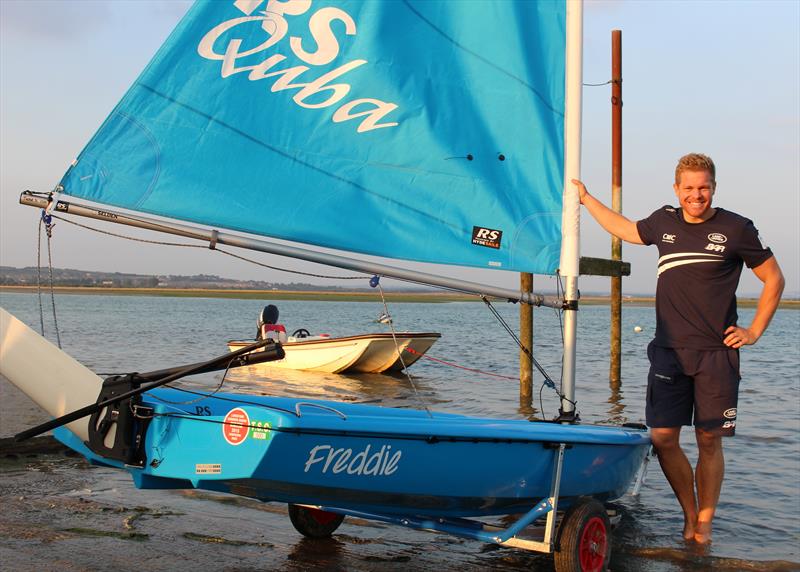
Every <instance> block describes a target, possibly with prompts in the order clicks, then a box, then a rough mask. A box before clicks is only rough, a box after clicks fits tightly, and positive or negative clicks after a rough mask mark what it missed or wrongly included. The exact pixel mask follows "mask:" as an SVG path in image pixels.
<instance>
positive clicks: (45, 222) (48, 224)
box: [36, 209, 61, 349]
mask: <svg viewBox="0 0 800 572" xmlns="http://www.w3.org/2000/svg"><path fill="white" fill-rule="evenodd" d="M54 226H55V225H54V224H53V223H52V216H51V215H49V214H47V211H45V210H44V209H43V210H42V216H41V217H40V218H39V234H38V237H37V241H36V292H37V295H38V296H39V325H40V326H41V329H42V336H44V304H43V303H42V279H41V277H42V227H44V229H45V231H46V232H47V268H48V271H49V275H50V304H51V307H52V308H53V327H54V328H55V331H56V341H57V342H58V347H59V349H61V332H60V330H59V329H58V316H56V294H55V287H54V285H53V255H52V250H51V240H50V239H51V238H52V237H53V227H54Z"/></svg>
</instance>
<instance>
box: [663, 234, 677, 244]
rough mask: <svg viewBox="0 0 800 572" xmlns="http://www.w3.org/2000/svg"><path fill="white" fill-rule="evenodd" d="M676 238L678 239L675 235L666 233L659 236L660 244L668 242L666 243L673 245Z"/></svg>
mask: <svg viewBox="0 0 800 572" xmlns="http://www.w3.org/2000/svg"><path fill="white" fill-rule="evenodd" d="M676 238H678V235H677V234H667V233H664V234H663V235H662V236H661V242H668V243H670V244H673V243H674V242H675V239H676Z"/></svg>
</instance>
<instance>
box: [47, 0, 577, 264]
mask: <svg viewBox="0 0 800 572" xmlns="http://www.w3.org/2000/svg"><path fill="white" fill-rule="evenodd" d="M565 29H566V5H565V2H564V0H560V1H549V0H545V1H538V2H532V1H520V2H512V1H508V2H490V1H481V0H473V1H468V2H467V1H464V2H454V1H450V0H444V1H435V0H424V1H415V0H402V1H393V2H378V1H375V2H363V1H361V0H358V1H348V0H332V1H322V0H319V1H318V0H314V1H313V2H312V1H311V0H283V1H278V0H269V1H267V0H235V1H234V0H222V1H206V0H201V1H199V2H197V3H196V4H195V5H193V6H192V8H191V9H190V10H189V12H188V13H187V14H186V16H185V17H184V18H183V20H182V21H181V22H180V24H179V25H178V26H177V28H176V29H175V30H174V31H173V33H172V34H171V36H170V37H169V38H168V39H167V41H166V42H165V43H164V45H163V46H162V47H161V49H160V50H159V51H158V53H157V54H156V55H155V57H154V58H153V60H152V61H151V62H150V63H149V64H148V66H147V67H146V69H145V70H144V72H143V73H142V74H141V75H140V76H139V78H138V79H137V80H136V82H135V83H134V84H133V86H132V87H131V88H130V89H129V91H128V92H127V93H126V95H125V96H124V97H123V99H122V100H121V101H120V102H119V103H118V105H117V106H116V107H115V109H114V110H113V111H112V112H111V114H110V115H109V117H108V118H107V119H106V120H105V122H104V123H103V124H102V125H101V127H100V128H99V130H98V131H97V132H96V134H95V135H94V136H93V138H92V139H91V140H90V142H89V143H88V145H87V146H86V147H85V148H84V149H83V151H82V152H81V153H80V155H79V156H78V158H77V160H76V161H75V162H74V163H73V165H72V166H71V167H70V169H69V170H68V171H67V173H66V174H65V175H64V177H63V179H62V181H61V188H62V191H63V192H64V193H65V194H67V195H70V196H73V197H79V198H84V199H87V200H91V201H94V202H99V203H102V204H105V205H113V206H116V207H121V208H125V209H130V210H134V211H138V212H143V213H151V214H156V215H160V216H166V217H170V218H173V219H178V220H183V221H189V222H194V223H200V224H202V225H208V226H212V227H215V228H224V229H230V230H236V231H244V232H248V233H255V234H258V235H261V236H266V237H273V238H279V239H286V240H291V241H296V242H300V243H304V244H310V245H317V246H322V247H329V248H334V249H339V250H344V251H350V252H357V253H364V254H371V255H378V256H383V257H390V258H398V259H404V260H413V261H422V262H434V263H445V264H457V265H464V266H474V267H485V268H497V269H504V270H515V271H525V272H533V273H537V274H553V273H554V272H555V271H556V269H557V268H558V266H559V251H560V247H561V216H562V204H561V203H562V189H563V184H564V105H565V93H564V91H565V88H564V84H565V55H564V54H565V45H566V31H565Z"/></svg>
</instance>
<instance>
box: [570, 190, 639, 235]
mask: <svg viewBox="0 0 800 572" xmlns="http://www.w3.org/2000/svg"><path fill="white" fill-rule="evenodd" d="M572 183H573V184H574V185H575V186H577V187H578V191H580V198H581V204H582V205H583V206H585V207H586V210H588V211H589V214H590V215H592V216H593V217H594V220H596V221H597V222H598V223H599V224H600V226H602V227H603V228H604V229H606V231H608V232H609V233H611V234H613V235H614V236H616V237H617V238H621V239H622V240H624V241H625V242H630V243H632V244H644V242H642V238H641V237H640V236H639V231H638V230H637V229H636V223H635V222H633V221H632V220H630V219H628V218H626V217H624V216H622V215H621V214H620V213H618V212H616V211H613V210H611V209H610V208H608V207H607V206H606V205H604V204H603V203H601V202H600V201H598V200H597V199H596V198H594V197H593V196H592V195H590V194H589V191H587V190H586V186H585V185H584V184H583V183H582V182H580V181H579V180H578V179H572Z"/></svg>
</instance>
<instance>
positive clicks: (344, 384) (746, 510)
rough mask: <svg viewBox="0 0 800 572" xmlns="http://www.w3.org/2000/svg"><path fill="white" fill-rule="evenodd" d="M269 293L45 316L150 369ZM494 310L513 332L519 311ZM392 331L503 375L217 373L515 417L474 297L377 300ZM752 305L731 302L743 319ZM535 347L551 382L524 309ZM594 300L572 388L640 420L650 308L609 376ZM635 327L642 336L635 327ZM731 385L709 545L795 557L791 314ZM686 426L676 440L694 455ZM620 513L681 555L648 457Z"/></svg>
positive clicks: (552, 318)
mask: <svg viewBox="0 0 800 572" xmlns="http://www.w3.org/2000/svg"><path fill="white" fill-rule="evenodd" d="M268 302H269V301H268V300H264V301H254V300H231V299H216V298H166V297H146V296H141V297H140V296H97V295H92V296H85V295H59V296H56V307H57V310H58V324H59V330H60V334H61V341H62V345H63V348H64V350H65V351H67V352H68V353H70V354H71V355H72V356H74V357H75V358H77V359H78V360H80V361H81V362H83V363H84V364H86V365H87V366H88V367H90V368H92V369H93V370H95V371H97V372H106V373H111V372H126V371H150V370H156V369H161V368H165V367H170V366H174V365H181V364H188V363H193V362H198V361H203V360H205V359H207V358H210V357H214V356H216V355H219V354H223V353H225V352H226V347H225V342H226V341H227V340H229V339H242V338H248V337H251V336H253V335H254V334H255V320H256V317H257V315H258V313H259V311H260V310H261V308H262V307H263V306H264V304H266V303H268ZM0 304H2V306H3V307H4V308H6V309H7V310H8V311H10V312H11V313H12V314H14V315H16V316H17V317H18V318H20V319H21V320H23V321H25V322H26V323H28V324H29V325H31V326H32V327H34V329H36V330H38V329H39V323H40V319H39V305H38V301H37V298H36V296H34V295H29V294H14V293H2V294H1V295H0ZM277 305H278V307H279V308H280V311H281V320H280V321H281V322H282V323H284V324H285V325H286V327H287V330H288V331H289V332H290V333H291V332H292V331H293V330H295V329H297V328H306V329H308V330H310V331H311V332H312V333H320V332H324V333H329V334H331V335H347V334H355V333H365V332H369V331H372V332H376V331H389V326H387V325H383V324H378V323H375V320H376V318H377V317H378V316H379V315H380V314H381V313H382V312H383V306H382V304H381V303H380V301H379V300H377V299H376V301H375V302H374V303H370V302H299V301H297V302H295V301H281V302H279V303H278V304H277ZM497 309H498V310H499V312H500V314H501V315H502V316H503V317H504V318H505V319H506V320H507V321H508V323H509V325H510V326H511V328H512V330H514V331H517V329H518V327H517V316H518V308H517V306H515V305H511V304H503V303H499V304H498V305H497ZM389 310H390V311H391V313H392V315H393V318H394V326H395V328H396V329H397V330H414V331H438V332H441V333H442V338H441V339H440V340H439V341H438V342H437V343H436V344H435V345H434V346H433V347H432V348H431V350H430V351H429V355H430V357H434V358H437V359H440V360H444V361H446V362H450V363H451V364H456V365H458V366H462V367H466V368H470V369H473V370H481V371H486V372H491V373H493V374H496V375H503V376H508V377H510V378H514V379H505V378H501V377H496V376H489V375H481V374H479V373H474V372H470V371H467V370H465V369H461V368H459V367H454V366H452V365H445V364H442V363H439V362H436V361H433V360H429V359H424V358H423V359H422V360H420V361H419V362H417V364H415V365H414V366H413V367H412V368H411V369H410V372H411V374H412V382H413V383H412V382H409V380H408V379H407V378H406V377H405V376H386V375H358V376H342V375H335V374H315V373H308V372H290V371H283V370H272V372H273V373H271V374H269V375H263V374H262V375H259V374H255V373H253V372H248V371H244V372H236V373H234V372H230V373H229V375H228V379H227V380H226V383H227V384H228V385H227V386H226V390H234V389H235V390H237V391H251V392H252V391H257V392H266V393H273V394H279V395H313V396H322V395H324V396H325V397H330V398H335V399H341V400H347V401H358V402H367V401H369V402H381V403H383V404H386V405H392V406H400V407H416V408H420V407H425V406H427V407H430V408H431V409H435V410H438V411H448V412H454V413H464V414H470V415H481V416H496V417H505V418H509V417H516V418H524V417H528V416H529V415H530V414H531V411H530V410H527V409H525V408H521V407H520V404H519V398H518V385H517V382H516V380H515V376H516V375H517V372H518V367H519V366H518V364H519V358H518V351H517V349H516V348H515V346H514V343H513V341H512V340H511V339H510V337H509V336H508V334H507V333H506V332H505V331H504V330H503V329H502V327H500V326H499V325H498V323H497V321H496V320H495V318H494V317H493V316H492V315H491V314H490V313H489V312H488V311H487V309H486V308H485V307H484V306H483V304H480V303H445V304H412V303H406V304H394V305H392V306H390V307H389ZM752 314H753V310H752V309H743V310H741V311H740V315H741V322H742V323H748V321H749V320H750V319H751V318H752ZM534 324H535V325H534V329H535V333H534V337H535V339H534V346H535V347H534V353H535V355H536V357H537V359H538V360H539V362H540V363H541V364H542V366H543V367H544V368H545V369H546V370H547V371H548V373H549V374H550V375H551V376H552V377H554V378H555V379H556V380H557V379H558V377H557V376H558V375H559V373H560V361H561V353H560V350H561V330H560V323H559V319H558V315H557V314H556V313H555V312H554V311H552V310H543V309H538V310H535V311H534ZM608 324H609V309H608V307H607V306H584V307H582V309H581V312H580V316H579V337H578V365H577V377H578V380H577V386H578V387H577V397H578V411H579V412H580V415H581V418H582V419H583V420H584V421H588V422H597V423H609V422H610V423H625V422H640V423H643V422H644V392H645V384H646V375H647V367H648V364H647V359H646V354H645V348H646V346H647V343H648V342H649V341H650V339H651V338H652V334H653V331H654V328H655V315H654V310H653V308H651V307H626V308H624V311H623V324H622V332H623V340H622V343H623V355H622V384H621V387H619V388H611V387H610V386H609V382H608V354H609V351H608V335H609V334H608V330H609V326H608ZM635 326H640V327H641V328H642V332H641V333H635V332H634V327H635ZM45 328H46V330H47V334H48V337H49V338H50V339H54V338H55V334H54V329H53V325H52V314H51V312H50V310H49V307H48V306H47V305H46V306H45ZM742 354H743V355H742V377H743V382H742V385H741V390H740V398H739V417H738V419H737V436H736V437H735V438H733V439H728V440H726V441H725V447H726V477H725V482H724V484H723V490H722V495H721V499H720V504H719V509H718V512H717V518H716V520H715V531H714V543H713V545H712V547H711V548H710V555H711V556H714V557H724V558H735V559H742V560H745V561H748V562H750V561H775V560H785V561H790V562H800V549H798V546H800V483H799V482H798V475H800V312H798V311H793V310H779V311H778V312H777V314H776V316H775V318H774V320H773V322H772V325H771V326H770V329H769V330H768V331H767V333H766V334H765V335H764V336H763V338H762V339H761V340H760V341H759V343H758V344H757V345H755V346H751V347H748V348H745V349H744V350H742ZM220 379H221V374H206V375H204V376H201V377H199V378H195V379H194V380H193V383H197V384H203V385H205V386H209V387H210V386H216V385H217V384H218V383H219V381H220ZM541 381H542V378H541V376H539V375H538V374H536V375H535V378H534V402H535V403H534V412H533V413H534V414H536V415H541V412H540V411H539V410H540V409H542V408H543V409H544V416H546V417H553V416H554V415H555V413H556V410H557V408H558V400H557V398H556V395H555V393H554V392H553V391H552V390H550V389H548V388H544V389H543V390H542V391H541V406H540V398H539V386H540V384H541ZM692 436H693V433H692V432H691V431H690V430H688V429H687V430H685V431H684V445H685V449H686V451H687V454H688V455H689V458H690V459H691V460H692V462H694V460H695V459H696V448H695V446H694V443H693V442H692ZM620 504H621V505H622V509H623V510H624V513H625V518H624V519H623V524H622V525H621V526H620V528H619V530H618V531H617V534H616V539H617V540H616V541H617V543H618V546H622V547H624V548H625V549H626V550H629V551H634V552H636V551H643V550H645V551H652V550H660V551H662V552H664V551H666V552H670V551H675V550H678V551H685V547H684V545H683V543H682V542H681V541H680V539H679V537H680V530H681V528H682V523H683V521H682V516H681V513H680V510H679V507H678V505H677V502H676V501H675V500H674V497H673V496H672V492H671V490H670V489H669V485H668V484H667V482H666V480H665V479H664V477H663V475H662V474H661V472H660V469H659V468H658V466H657V463H655V462H654V463H652V464H651V465H650V469H649V472H648V478H647V480H646V482H645V484H644V486H643V488H642V491H641V495H640V498H639V499H638V500H635V499H632V498H630V497H626V498H625V499H623V500H622V501H621V503H620Z"/></svg>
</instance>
